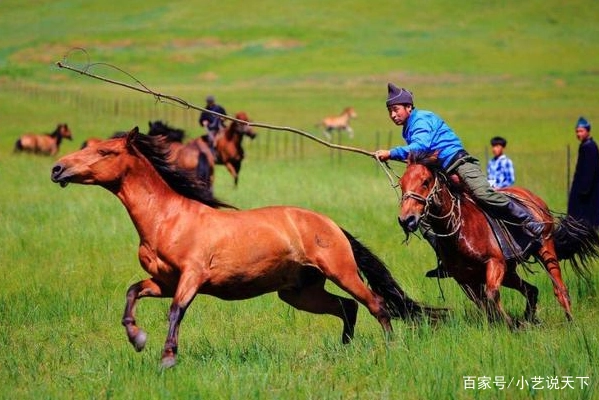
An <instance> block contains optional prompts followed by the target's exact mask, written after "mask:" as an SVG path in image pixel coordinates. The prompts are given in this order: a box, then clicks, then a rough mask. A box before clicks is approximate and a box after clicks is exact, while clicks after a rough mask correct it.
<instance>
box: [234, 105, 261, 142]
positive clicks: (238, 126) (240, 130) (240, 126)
mask: <svg viewBox="0 0 599 400" xmlns="http://www.w3.org/2000/svg"><path fill="white" fill-rule="evenodd" d="M235 118H236V119H238V120H240V121H244V122H251V121H250V119H249V117H248V115H247V113H246V112H245V111H239V112H238V113H237V114H235ZM227 133H228V136H227V139H229V140H231V139H232V138H233V136H234V135H237V136H238V137H239V139H240V141H241V138H242V137H243V135H248V136H249V137H250V138H252V139H253V138H255V137H256V135H257V134H256V132H254V130H253V129H252V127H251V126H250V125H248V124H245V123H243V122H237V121H234V122H233V123H232V124H231V125H230V126H229V129H227Z"/></svg>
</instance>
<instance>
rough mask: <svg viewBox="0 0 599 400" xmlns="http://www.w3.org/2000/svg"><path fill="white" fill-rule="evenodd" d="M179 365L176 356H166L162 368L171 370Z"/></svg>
mask: <svg viewBox="0 0 599 400" xmlns="http://www.w3.org/2000/svg"><path fill="white" fill-rule="evenodd" d="M176 363H177V360H176V359H175V356H165V357H162V368H171V367H174V366H175V364H176Z"/></svg>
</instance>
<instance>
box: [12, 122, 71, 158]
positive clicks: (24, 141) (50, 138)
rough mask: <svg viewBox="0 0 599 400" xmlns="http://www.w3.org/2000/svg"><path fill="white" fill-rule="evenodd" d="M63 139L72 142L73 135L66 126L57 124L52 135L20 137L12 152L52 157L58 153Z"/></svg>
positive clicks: (31, 134)
mask: <svg viewBox="0 0 599 400" xmlns="http://www.w3.org/2000/svg"><path fill="white" fill-rule="evenodd" d="M63 138H64V139H69V140H73V135H72V134H71V130H70V129H69V126H68V125H67V124H58V125H56V129H55V130H54V132H52V133H48V134H45V135H36V134H33V133H27V134H25V135H23V136H21V137H20V138H19V139H18V140H17V142H16V143H15V150H14V151H15V152H19V151H25V152H30V153H36V154H45V155H50V156H53V155H55V154H56V153H58V149H59V147H60V143H61V142H62V139H63Z"/></svg>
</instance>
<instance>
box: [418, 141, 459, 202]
mask: <svg viewBox="0 0 599 400" xmlns="http://www.w3.org/2000/svg"><path fill="white" fill-rule="evenodd" d="M408 163H409V164H419V165H423V166H425V167H426V168H428V169H429V170H431V172H432V173H433V174H435V175H436V176H438V177H440V178H441V181H442V182H443V183H444V184H445V185H447V187H448V189H449V190H450V191H451V192H452V193H453V194H454V195H462V194H464V189H463V187H461V185H460V184H459V183H458V181H454V180H452V179H449V176H448V175H447V173H446V172H445V170H444V169H443V164H442V163H441V160H440V159H439V157H438V156H437V152H434V151H415V152H411V153H410V154H409V155H408Z"/></svg>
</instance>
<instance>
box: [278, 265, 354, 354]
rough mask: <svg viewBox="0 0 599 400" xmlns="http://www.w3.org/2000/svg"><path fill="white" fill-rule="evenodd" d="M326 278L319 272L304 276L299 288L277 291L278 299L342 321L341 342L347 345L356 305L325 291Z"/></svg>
mask: <svg viewBox="0 0 599 400" xmlns="http://www.w3.org/2000/svg"><path fill="white" fill-rule="evenodd" d="M325 281H326V278H325V277H324V275H322V274H321V273H320V272H318V271H316V270H314V272H308V273H306V274H304V277H303V282H302V285H301V286H300V287H297V288H293V289H285V290H279V292H278V293H279V297H280V298H281V300H283V301H284V302H286V303H288V304H290V305H292V306H293V307H295V308H297V309H298V310H303V311H308V312H311V313H314V314H330V315H334V316H336V317H339V318H341V320H342V321H343V334H342V336H341V341H342V342H343V343H349V342H350V341H351V339H352V338H353V337H354V326H355V325H356V317H357V314H358V303H357V302H356V301H355V300H352V299H347V298H344V297H341V296H337V295H334V294H332V293H329V292H327V291H326V290H325V288H324V284H325Z"/></svg>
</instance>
